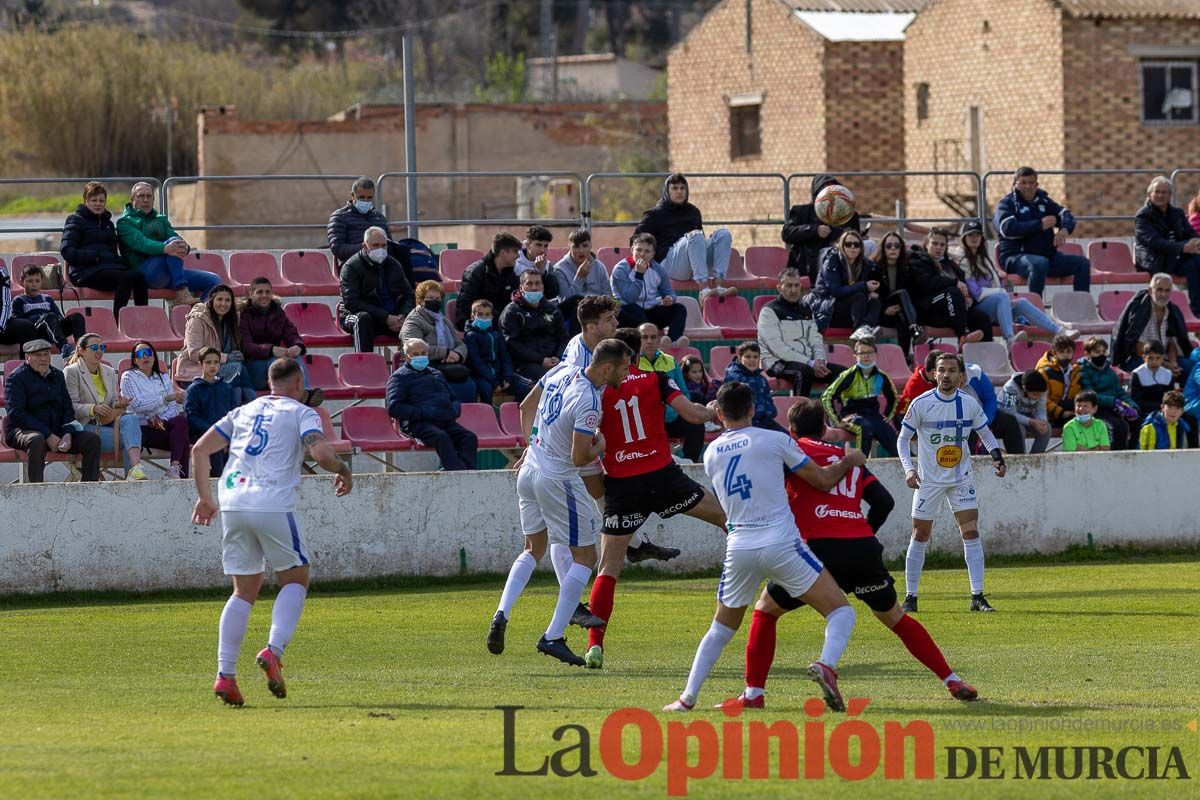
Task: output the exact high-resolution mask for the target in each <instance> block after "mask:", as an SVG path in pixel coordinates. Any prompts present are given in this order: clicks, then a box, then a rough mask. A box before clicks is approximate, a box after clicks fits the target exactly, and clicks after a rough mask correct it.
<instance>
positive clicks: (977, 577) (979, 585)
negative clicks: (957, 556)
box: [963, 539, 983, 594]
mask: <svg viewBox="0 0 1200 800" xmlns="http://www.w3.org/2000/svg"><path fill="white" fill-rule="evenodd" d="M963 558H964V559H966V562H967V579H968V580H969V581H970V582H971V594H979V593H980V592H982V591H983V540H982V539H963Z"/></svg>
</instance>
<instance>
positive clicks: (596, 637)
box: [588, 575, 617, 647]
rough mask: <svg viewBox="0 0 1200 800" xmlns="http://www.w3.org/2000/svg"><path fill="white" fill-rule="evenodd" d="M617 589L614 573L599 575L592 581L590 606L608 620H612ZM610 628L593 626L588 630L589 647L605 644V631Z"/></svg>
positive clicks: (597, 614)
mask: <svg viewBox="0 0 1200 800" xmlns="http://www.w3.org/2000/svg"><path fill="white" fill-rule="evenodd" d="M616 590H617V579H616V578H614V577H613V576H612V575H597V576H596V580H595V581H593V582H592V596H591V597H590V598H589V599H588V606H589V607H590V608H591V609H592V613H593V614H595V615H596V616H597V617H599V618H600V619H602V620H605V621H606V622H611V621H612V610H613V594H614V593H615V592H616ZM607 629H608V626H607V625H606V626H605V627H603V628H591V629H589V630H588V647H593V646H594V645H600V646H601V647H603V646H604V632H605V631H606V630H607Z"/></svg>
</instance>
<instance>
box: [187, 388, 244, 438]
mask: <svg viewBox="0 0 1200 800" xmlns="http://www.w3.org/2000/svg"><path fill="white" fill-rule="evenodd" d="M236 406H237V399H236V397H235V396H234V393H233V387H232V386H231V385H229V384H228V383H226V382H225V381H222V380H215V381H213V382H212V383H209V382H208V381H206V380H204V378H195V379H193V380H192V382H191V383H190V384H188V388H187V394H186V395H185V398H184V401H183V413H184V414H187V421H188V433H190V434H191V435H192V436H193V437H195V438H197V439H198V438H200V437H201V436H203V435H204V434H205V433H206V432H207V431H208V429H209V428H211V427H212V426H213V425H215V424H216V423H217V422H219V421H220V420H221V418H222V417H224V416H225V415H226V414H228V413H229V412H230V411H232V410H233V409H234V408H235V407H236Z"/></svg>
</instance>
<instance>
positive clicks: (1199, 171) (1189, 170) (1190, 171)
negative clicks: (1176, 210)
mask: <svg viewBox="0 0 1200 800" xmlns="http://www.w3.org/2000/svg"><path fill="white" fill-rule="evenodd" d="M1180 175H1200V167H1181V168H1179V169H1177V170H1175V171H1174V172H1172V173H1171V197H1172V198H1174V200H1173V202H1174V203H1175V205H1177V206H1180V207H1183V206H1186V205H1187V204H1188V202H1189V201H1190V200H1191V198H1187V199H1184V198H1181V197H1180V196H1179V176H1180ZM1193 196H1194V195H1193Z"/></svg>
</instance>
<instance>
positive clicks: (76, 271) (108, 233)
mask: <svg viewBox="0 0 1200 800" xmlns="http://www.w3.org/2000/svg"><path fill="white" fill-rule="evenodd" d="M107 203H108V190H107V189H106V188H104V184H102V183H99V182H97V181H91V182H89V183H88V184H87V185H86V186H84V187H83V203H81V204H80V205H79V207H78V208H76V209H75V213H74V214H72V215H71V216H69V217H67V221H66V223H65V224H64V225H63V232H62V243H61V244H60V245H59V252H60V253H62V257H63V260H65V261H66V262H67V275H68V276H69V277H70V279H71V283H73V284H74V285H76V286H82V287H84V288H87V289H96V290H97V291H101V292H113V316H119V315H120V313H121V309H122V308H124V307H125V306H126V305H127V304H128V303H129V298H130V296H131V295H132V297H133V302H134V304H136V305H139V306H144V305H146V304H147V303H148V302H150V292H149V289H148V287H147V285H146V278H145V277H144V276H143V275H142V273H141V271H140V270H136V269H130V268H129V267H128V266H127V265H126V264H125V262H124V261H123V260H122V259H121V256H120V254H119V253H118V252H117V228H116V226H115V225H114V224H113V221H112V214H111V213H109V211H108V209H107V208H105V206H106V205H107Z"/></svg>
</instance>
